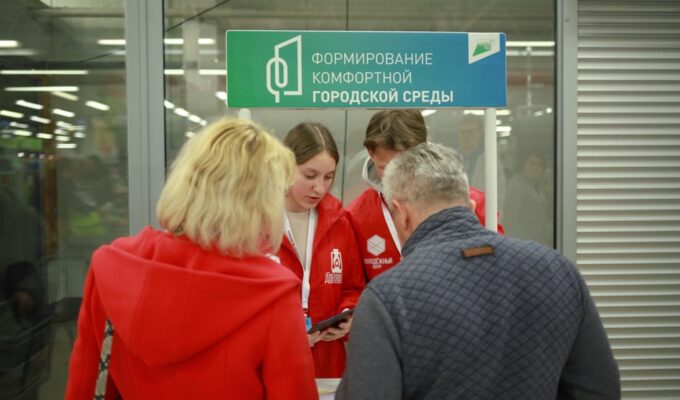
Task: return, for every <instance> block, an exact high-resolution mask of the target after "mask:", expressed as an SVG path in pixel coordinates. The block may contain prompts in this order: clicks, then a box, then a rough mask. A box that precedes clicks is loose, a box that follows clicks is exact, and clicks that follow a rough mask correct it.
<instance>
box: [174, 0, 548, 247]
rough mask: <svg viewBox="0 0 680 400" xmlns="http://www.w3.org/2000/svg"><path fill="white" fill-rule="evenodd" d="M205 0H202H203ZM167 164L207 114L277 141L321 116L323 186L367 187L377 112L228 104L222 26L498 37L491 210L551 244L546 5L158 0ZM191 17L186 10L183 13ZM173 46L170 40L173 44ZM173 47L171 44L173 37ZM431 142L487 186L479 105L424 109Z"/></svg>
mask: <svg viewBox="0 0 680 400" xmlns="http://www.w3.org/2000/svg"><path fill="white" fill-rule="evenodd" d="M208 3H210V4H208ZM165 9H166V11H165V13H166V14H165V16H166V22H165V24H166V27H169V28H168V29H167V30H166V46H165V60H166V70H165V76H166V109H167V112H166V126H167V132H166V135H167V152H168V157H167V160H168V162H171V161H172V159H173V158H174V155H175V154H176V152H177V150H178V149H179V148H180V146H181V144H182V143H183V142H184V141H185V140H186V138H187V137H189V136H191V135H193V134H194V133H196V132H197V131H198V130H200V128H201V126H202V125H204V124H205V123H206V122H207V121H210V120H213V119H215V118H218V117H220V116H224V115H239V116H245V117H248V118H252V119H253V120H255V121H257V122H259V123H261V124H263V125H265V126H267V127H268V128H270V129H272V130H273V131H274V132H275V133H276V134H277V135H278V136H279V137H283V136H284V135H285V134H286V132H287V131H288V130H289V129H290V128H291V127H293V126H294V125H296V124H297V123H299V122H301V121H305V120H314V121H319V122H322V123H324V124H326V125H327V126H328V127H329V128H330V129H331V131H332V132H333V134H334V136H335V139H336V141H337V142H338V145H339V147H340V148H341V149H340V152H341V154H343V155H344V157H343V158H342V160H341V165H340V166H339V167H340V170H341V171H342V174H340V175H339V176H338V178H340V179H336V181H335V184H334V187H333V190H332V193H333V194H334V195H336V196H338V197H340V198H341V199H342V201H343V203H345V204H348V203H349V202H350V201H351V200H353V199H354V198H355V197H356V196H358V195H359V194H360V193H361V191H362V190H364V189H365V188H366V186H365V184H364V183H363V182H362V181H361V168H362V165H363V160H364V159H365V157H366V152H365V150H363V148H362V142H363V135H364V132H365V128H366V124H367V122H368V120H369V119H370V116H371V115H372V113H373V112H375V110H362V109H352V110H274V109H229V108H226V107H225V106H224V100H225V96H226V94H225V90H226V89H225V86H226V83H225V59H226V55H225V43H224V32H225V31H226V30H229V29H286V30H358V31H451V32H505V33H506V34H507V40H508V43H507V56H508V59H507V64H508V107H507V108H505V109H500V110H498V113H497V114H498V120H497V124H498V165H499V169H498V176H499V187H498V189H499V191H498V199H499V201H498V206H499V211H500V219H501V222H502V223H503V224H504V225H505V228H506V232H507V234H508V235H510V236H515V237H520V238H525V239H532V240H536V241H539V242H541V243H544V244H546V245H548V246H553V245H554V233H553V230H554V227H553V225H554V224H553V221H554V219H555V210H554V196H555V195H554V187H555V179H554V170H555V160H554V146H555V129H554V114H553V110H554V93H555V88H554V72H555V68H554V54H555V53H554V36H555V29H554V14H555V9H554V4H552V3H551V2H548V3H546V2H540V1H537V0H525V1H522V2H519V3H517V2H513V3H508V2H493V1H481V2H480V1H467V0H466V1H454V2H451V1H430V2H426V3H417V2H397V3H395V2H392V1H389V2H388V1H379V0H374V1H347V2H334V1H319V2H311V3H310V2H307V1H285V2H265V1H259V2H255V3H253V2H250V1H248V2H246V1H230V2H224V3H215V2H205V4H202V5H200V6H199V5H198V3H196V2H193V1H186V0H166V1H165ZM187 10H193V11H192V12H193V13H194V14H195V15H200V17H198V18H192V15H190V14H191V12H189V13H188V12H187ZM173 43H174V44H173ZM179 43H181V45H180V44H179ZM423 115H425V116H426V117H425V118H426V121H427V124H428V132H429V139H430V140H431V141H433V142H439V143H442V144H445V145H448V146H453V147H455V148H457V149H458V150H459V151H461V153H463V155H464V156H465V158H466V164H467V167H468V175H469V177H470V181H471V183H472V184H473V185H474V186H477V187H478V188H479V189H482V190H485V189H486V187H485V186H486V185H485V182H484V179H483V176H484V171H483V164H484V161H483V158H482V157H479V156H480V154H481V153H482V149H481V147H480V146H481V145H482V142H483V140H482V133H483V132H482V130H483V129H482V124H483V117H482V115H483V111H482V110H463V109H440V110H423Z"/></svg>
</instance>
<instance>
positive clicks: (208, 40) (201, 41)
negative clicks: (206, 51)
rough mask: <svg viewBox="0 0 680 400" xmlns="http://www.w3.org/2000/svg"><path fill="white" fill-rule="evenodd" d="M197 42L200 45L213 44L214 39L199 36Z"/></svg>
mask: <svg viewBox="0 0 680 400" xmlns="http://www.w3.org/2000/svg"><path fill="white" fill-rule="evenodd" d="M198 44H201V45H211V44H215V39H213V38H199V39H198Z"/></svg>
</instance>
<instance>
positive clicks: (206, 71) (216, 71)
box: [198, 69, 227, 75]
mask: <svg viewBox="0 0 680 400" xmlns="http://www.w3.org/2000/svg"><path fill="white" fill-rule="evenodd" d="M198 74H199V75H226V74H227V70H226V69H199V70H198Z"/></svg>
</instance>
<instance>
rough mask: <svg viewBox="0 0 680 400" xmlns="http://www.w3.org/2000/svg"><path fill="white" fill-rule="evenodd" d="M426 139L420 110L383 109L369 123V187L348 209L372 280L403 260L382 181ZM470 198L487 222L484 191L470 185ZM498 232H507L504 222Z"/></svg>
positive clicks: (366, 177) (366, 172) (365, 174)
mask: <svg viewBox="0 0 680 400" xmlns="http://www.w3.org/2000/svg"><path fill="white" fill-rule="evenodd" d="M426 141H427V126H426V125H425V119H424V118H423V116H422V114H421V113H420V111H418V110H385V111H379V112H377V113H375V114H373V117H371V120H370V122H369V123H368V127H367V128H366V139H365V140H364V147H366V149H367V150H368V155H369V157H368V158H367V159H366V162H365V163H364V170H363V178H364V181H366V183H367V184H368V185H369V188H368V189H366V190H365V191H364V192H363V193H362V194H361V195H360V196H359V197H357V198H356V199H355V200H354V201H353V202H352V203H350V204H349V206H347V211H348V213H349V217H350V222H352V226H353V227H354V232H355V234H356V236H357V240H358V241H359V243H360V249H361V255H362V261H363V266H364V272H365V274H366V278H367V280H369V281H370V280H371V279H373V278H375V277H376V276H378V275H379V274H381V273H383V272H385V271H387V270H388V269H390V268H392V267H393V266H395V265H396V264H397V263H398V262H399V260H401V243H400V241H399V238H398V237H397V233H396V230H395V228H394V221H393V220H392V215H391V214H390V212H389V210H388V209H387V205H386V203H385V199H384V196H383V194H382V185H381V183H380V180H381V179H382V176H383V172H384V170H385V167H386V166H387V164H389V162H390V161H391V160H392V159H393V158H394V157H395V156H396V155H397V154H399V153H400V152H401V151H404V150H406V149H409V148H411V147H413V146H416V145H418V144H420V143H424V142H426ZM470 198H471V200H472V201H473V202H474V203H475V212H476V214H477V216H478V218H479V220H480V222H481V223H482V224H484V223H485V220H486V218H485V212H484V207H485V202H484V193H483V192H480V191H479V190H477V189H475V188H470ZM498 231H499V232H503V227H502V226H501V225H500V224H499V225H498Z"/></svg>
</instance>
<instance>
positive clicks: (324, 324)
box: [307, 308, 354, 333]
mask: <svg viewBox="0 0 680 400" xmlns="http://www.w3.org/2000/svg"><path fill="white" fill-rule="evenodd" d="M353 313H354V309H353V308H350V309H348V310H345V311H343V312H341V313H340V314H336V315H334V316H332V317H330V318H328V319H325V320H323V321H321V322H319V323H317V324H314V325H312V327H311V328H310V329H309V330H308V331H307V333H314V332H318V331H323V330H324V329H327V328H331V327H335V328H337V327H338V326H339V325H340V324H341V323H342V322H346V321H349V319H350V317H351V316H352V314H353Z"/></svg>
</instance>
